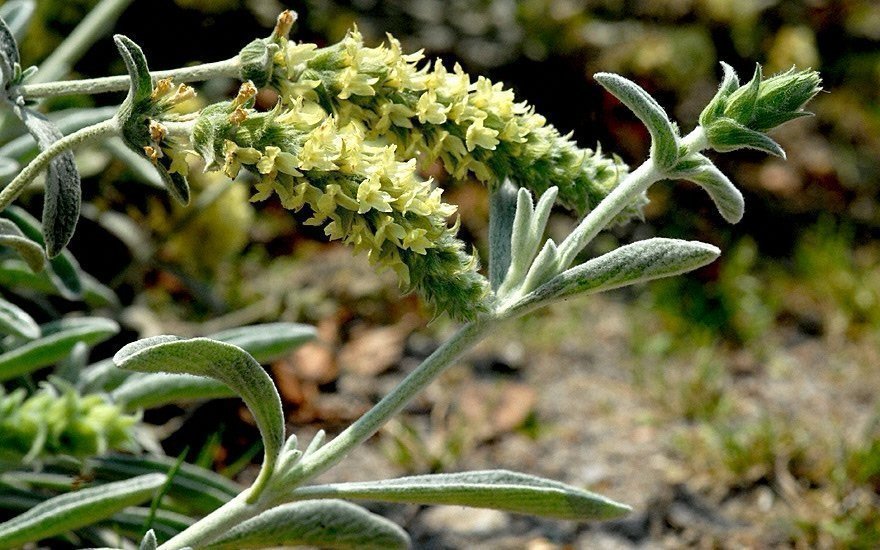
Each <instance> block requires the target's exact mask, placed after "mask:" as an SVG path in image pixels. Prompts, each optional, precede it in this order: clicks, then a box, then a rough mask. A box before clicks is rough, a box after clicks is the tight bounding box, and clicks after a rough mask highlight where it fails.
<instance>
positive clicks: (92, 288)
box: [79, 271, 120, 309]
mask: <svg viewBox="0 0 880 550" xmlns="http://www.w3.org/2000/svg"><path fill="white" fill-rule="evenodd" d="M79 277H80V280H81V281H82V285H83V292H82V301H83V302H85V303H86V305H87V306H89V307H91V308H93V309H97V308H101V307H109V308H115V309H118V308H119V307H120V303H119V296H117V295H116V293H115V292H113V290H112V289H111V288H110V287H108V286H107V285H105V284H103V283H101V281H99V280H98V279H96V278H95V277H93V276H91V275H89V274H88V273H86V272H85V271H83V272H81V273H80V274H79Z"/></svg>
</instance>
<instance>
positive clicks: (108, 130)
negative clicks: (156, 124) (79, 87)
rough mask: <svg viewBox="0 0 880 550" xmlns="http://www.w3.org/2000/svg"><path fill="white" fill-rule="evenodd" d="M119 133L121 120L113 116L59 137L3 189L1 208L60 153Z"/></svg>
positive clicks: (0, 193)
mask: <svg viewBox="0 0 880 550" xmlns="http://www.w3.org/2000/svg"><path fill="white" fill-rule="evenodd" d="M118 133H119V122H118V121H117V120H116V118H111V119H109V120H105V121H104V122H99V123H98V124H94V125H92V126H86V127H85V128H83V129H81V130H77V131H76V132H74V133H72V134H69V135H66V136H64V137H63V138H61V139H59V140H58V141H56V142H55V143H53V144H52V146H51V147H49V148H48V149H46V150H45V151H43V152H41V153H40V154H39V155H37V156H36V157H35V158H34V160H32V161H31V162H30V163H29V164H28V165H27V166H25V167H24V169H23V170H22V171H21V172H19V174H18V175H17V176H15V179H13V180H12V181H11V182H10V183H9V185H7V186H6V187H4V188H3V191H0V210H4V209H5V208H6V207H7V206H9V205H10V204H12V201H14V200H15V199H16V198H18V195H19V194H21V192H22V191H23V190H24V188H25V186H26V185H27V184H28V183H30V182H31V181H33V179H34V178H35V177H37V174H39V173H40V172H41V171H42V170H43V169H45V168H46V166H47V165H48V164H49V161H51V160H52V159H53V158H55V157H56V156H58V154H60V153H62V152H63V151H65V150H67V149H72V148H74V147H78V146H80V145H82V144H84V143H88V142H91V141H97V140H99V139H103V138H106V137H107V136H110V135H115V134H118Z"/></svg>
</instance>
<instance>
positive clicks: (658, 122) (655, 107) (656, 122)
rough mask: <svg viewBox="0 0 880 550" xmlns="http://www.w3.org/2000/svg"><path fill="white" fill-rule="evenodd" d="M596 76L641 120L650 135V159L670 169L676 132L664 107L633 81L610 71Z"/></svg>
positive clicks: (675, 150) (676, 149)
mask: <svg viewBox="0 0 880 550" xmlns="http://www.w3.org/2000/svg"><path fill="white" fill-rule="evenodd" d="M595 79H596V81H597V82H599V84H601V85H602V86H603V87H604V88H605V89H606V90H608V91H609V92H611V93H612V94H613V95H614V97H616V98H617V99H619V100H620V101H621V103H623V104H624V105H626V106H627V107H629V109H630V110H631V111H632V112H633V113H634V114H635V115H636V116H637V117H638V118H639V120H641V121H642V123H643V124H644V125H645V126H646V127H647V128H648V132H650V134H651V158H652V159H653V160H654V162H655V163H656V164H657V166H659V167H660V168H670V167H671V166H672V165H673V164H675V161H676V160H677V159H678V131H677V130H676V128H675V126H674V125H673V124H672V122H671V121H670V120H669V116H668V115H667V114H666V111H665V110H663V107H661V106H660V104H659V103H657V101H655V100H654V98H653V97H651V94H649V93H648V92H646V91H645V90H644V88H642V87H641V86H639V85H638V84H636V83H635V82H633V81H631V80H629V79H626V78H624V77H622V76H620V75H616V74H612V73H598V74H596V75H595Z"/></svg>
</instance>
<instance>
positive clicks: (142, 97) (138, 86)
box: [113, 34, 190, 204]
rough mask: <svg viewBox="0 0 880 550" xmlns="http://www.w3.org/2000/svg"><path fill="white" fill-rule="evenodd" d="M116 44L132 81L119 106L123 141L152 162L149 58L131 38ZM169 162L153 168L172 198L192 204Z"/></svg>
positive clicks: (186, 187)
mask: <svg viewBox="0 0 880 550" xmlns="http://www.w3.org/2000/svg"><path fill="white" fill-rule="evenodd" d="M113 40H114V42H116V48H117V49H118V50H119V54H120V55H121V56H122V60H123V61H124V62H125V67H126V69H128V74H129V76H130V77H131V88H130V89H129V92H128V96H126V98H125V101H123V102H122V105H120V106H119V112H118V113H117V115H116V117H117V119H118V120H119V123H120V126H121V127H122V139H123V141H125V144H126V145H128V146H129V147H130V148H131V150H132V151H134V152H135V153H137V154H138V155H140V156H142V157H143V158H146V159H148V160H149V158H148V157H147V155H146V153H145V152H144V147H145V146H148V145H151V144H152V141H151V139H150V135H149V130H148V124H147V120H148V119H149V117H150V116H151V114H152V113H153V111H154V107H155V106H154V105H153V100H152V98H151V94H152V92H153V78H152V76H150V69H149V67H148V66H147V58H146V57H145V56H144V52H143V50H141V48H140V46H138V45H137V44H135V43H134V42H133V41H132V40H131V39H130V38H128V37H127V36H123V35H121V34H117V35H115V36H113ZM166 162H168V158H167V157H162V158H160V159H157V160H156V162H153V166H155V167H156V170H157V171H158V173H159V176H161V177H162V181H163V183H164V184H165V187H166V188H167V189H168V192H169V193H171V196H173V197H174V198H175V199H177V200H178V201H179V202H181V203H182V204H188V203H189V197H190V193H189V184H188V183H187V181H186V178H185V177H183V176H182V175H181V174H178V173H176V172H175V173H172V172H170V171H169V170H168V168H169V166H166V165H165V164H164V163H166Z"/></svg>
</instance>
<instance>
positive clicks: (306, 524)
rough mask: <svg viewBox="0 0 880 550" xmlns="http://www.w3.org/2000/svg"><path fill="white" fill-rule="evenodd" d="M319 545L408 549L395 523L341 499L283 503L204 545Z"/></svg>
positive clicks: (247, 546)
mask: <svg viewBox="0 0 880 550" xmlns="http://www.w3.org/2000/svg"><path fill="white" fill-rule="evenodd" d="M276 546H285V547H287V546H318V547H321V548H353V549H375V550H384V549H386V548H387V549H392V548H409V536H408V535H407V534H406V532H405V531H404V530H403V529H401V528H400V527H398V526H397V525H396V524H394V523H392V522H390V521H388V520H387V519H385V518H383V517H382V516H378V515H376V514H372V513H370V512H368V511H367V510H364V509H363V508H361V507H360V506H356V505H354V504H351V503H350V502H345V501H341V500H327V501H307V502H295V503H291V504H283V505H281V506H278V507H275V508H272V509H270V510H268V511H266V512H263V513H262V514H260V515H258V516H257V517H255V518H252V519H249V520H247V521H245V522H243V523H241V524H239V525H236V526H235V527H233V528H232V529H230V530H229V531H227V532H225V533H224V534H223V535H221V536H220V538H218V539H216V540H214V541H213V542H211V543H210V544H208V545H207V546H206V548H211V549H215V550H219V549H229V550H237V549H239V548H266V547H276Z"/></svg>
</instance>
